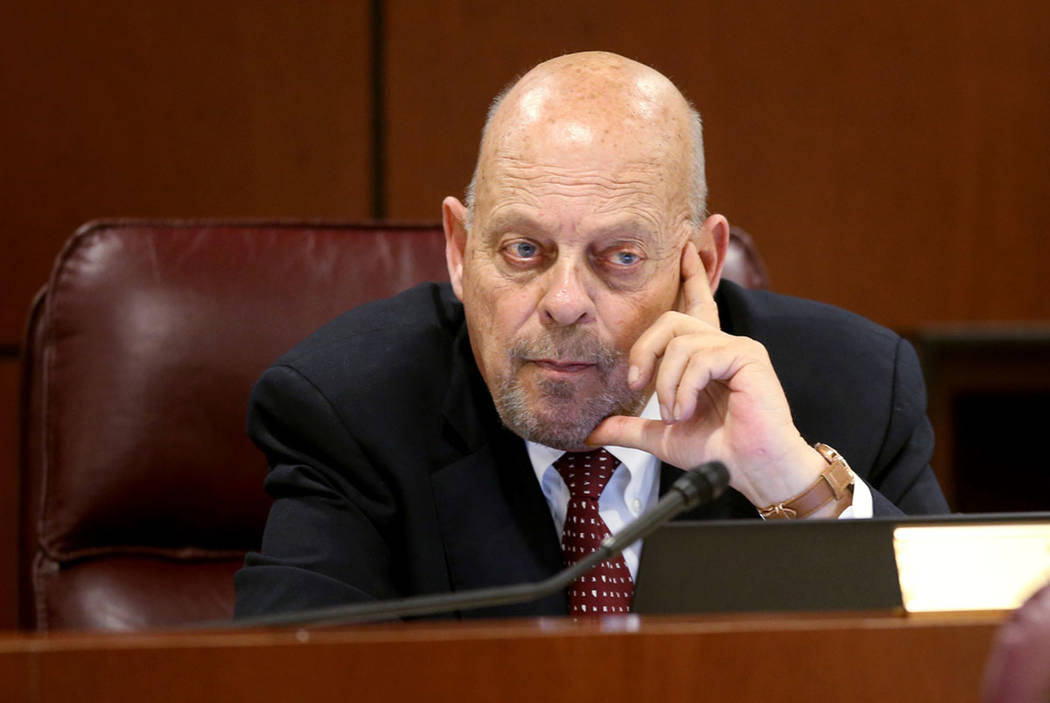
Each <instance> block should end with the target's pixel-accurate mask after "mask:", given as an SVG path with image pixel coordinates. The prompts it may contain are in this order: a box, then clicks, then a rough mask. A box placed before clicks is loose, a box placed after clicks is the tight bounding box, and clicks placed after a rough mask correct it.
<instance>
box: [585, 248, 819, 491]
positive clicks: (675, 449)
mask: <svg viewBox="0 0 1050 703" xmlns="http://www.w3.org/2000/svg"><path fill="white" fill-rule="evenodd" d="M681 265H682V288H681V293H680V302H679V307H680V309H681V310H682V312H676V311H671V312H666V313H664V314H663V315H661V316H660V317H659V318H658V319H657V320H656V322H654V323H653V325H652V326H650V327H649V329H647V330H646V331H645V332H643V333H642V335H641V336H640V337H639V338H638V340H637V341H636V342H635V343H634V346H632V347H631V354H630V370H629V372H628V383H629V385H630V386H631V388H632V389H634V390H641V389H644V388H647V387H650V384H651V383H652V384H653V387H654V388H655V392H656V396H657V400H658V401H659V404H660V414H661V416H662V418H663V421H662V422H661V421H657V420H644V419H642V418H638V417H624V416H615V417H609V418H606V419H605V420H603V421H602V422H601V423H600V424H599V425H598V426H597V427H596V428H595V430H594V432H592V433H591V435H590V436H589V437H588V438H587V443H588V444H590V445H593V446H600V445H606V444H612V445H619V446H626V447H634V448H636V449H641V450H644V451H647V452H649V453H650V454H654V455H655V456H657V457H659V458H660V459H661V460H663V461H666V462H667V463H669V464H672V465H674V466H678V467H680V468H684V469H688V468H690V467H693V466H698V465H699V464H702V463H704V462H706V461H711V460H714V459H718V460H721V461H722V462H724V463H725V464H726V466H727V467H729V471H730V485H731V486H733V488H735V489H737V490H738V491H740V492H741V493H743V494H744V495H745V496H746V497H747V498H748V500H750V501H751V503H752V504H754V505H755V506H756V507H766V506H767V505H771V504H773V503H777V502H780V501H783V500H787V499H788V498H791V497H793V496H795V495H797V494H798V493H800V492H801V491H803V490H805V489H806V487H808V486H809V485H810V484H811V483H813V481H815V480H816V479H817V477H818V476H819V475H820V473H821V472H822V471H823V470H824V467H825V466H826V463H825V462H824V459H823V458H822V457H821V456H820V455H819V454H818V453H817V452H816V450H815V449H813V448H812V447H810V446H809V445H808V444H807V443H806V442H805V440H803V439H802V437H801V435H800V434H799V432H798V430H797V429H796V428H795V426H794V423H793V422H792V420H791V410H790V409H789V408H788V404H787V398H785V396H784V391H783V389H782V388H781V386H780V381H779V380H778V379H777V376H776V373H775V372H774V371H773V365H772V363H771V362H770V360H769V354H768V353H767V352H766V349H765V347H763V346H762V345H761V344H760V343H758V342H756V341H754V340H753V339H749V338H747V337H734V336H732V335H729V334H726V333H724V332H722V331H721V329H719V324H718V308H717V306H716V304H715V301H714V296H713V295H712V294H711V288H710V286H709V284H708V281H707V275H706V271H705V270H704V267H703V264H702V263H701V261H700V256H699V254H698V253H697V250H696V247H695V246H694V245H693V244H692V243H689V244H687V245H686V247H685V249H684V250H683V252H682V264H681Z"/></svg>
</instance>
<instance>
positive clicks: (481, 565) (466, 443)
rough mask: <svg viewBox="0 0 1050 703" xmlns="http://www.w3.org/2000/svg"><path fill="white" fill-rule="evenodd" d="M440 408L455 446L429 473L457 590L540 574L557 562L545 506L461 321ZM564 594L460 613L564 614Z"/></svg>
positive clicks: (522, 449) (529, 578) (519, 441)
mask: <svg viewBox="0 0 1050 703" xmlns="http://www.w3.org/2000/svg"><path fill="white" fill-rule="evenodd" d="M449 381H450V383H449V390H448V393H447V395H446V398H445V403H444V405H443V409H442V412H443V414H444V416H445V419H446V422H447V427H448V432H449V440H450V443H451V444H453V445H455V446H456V447H457V449H458V450H459V456H458V457H454V458H452V459H451V460H450V461H449V462H447V463H446V464H445V465H444V466H442V467H441V468H439V469H438V470H437V471H435V472H434V473H433V474H432V475H431V483H432V486H433V490H434V503H435V507H436V510H437V516H438V525H439V529H440V530H441V535H442V541H443V543H444V546H445V558H446V561H447V564H448V568H449V574H450V578H451V580H452V586H453V588H454V589H455V590H457V591H463V590H469V589H474V588H484V587H488V586H497V585H504V584H514V583H523V582H530V581H539V580H542V579H545V578H547V577H549V576H550V575H552V574H553V573H555V572H556V571H557V570H558V569H560V568H561V562H562V555H561V547H560V545H559V544H558V537H557V532H556V530H555V528H554V522H553V520H552V519H551V514H550V508H549V507H548V506H547V501H546V498H544V496H543V492H542V491H541V490H540V487H539V483H538V482H537V481H536V477H535V474H534V473H533V470H532V466H531V464H530V463H529V459H528V455H527V453H526V451H525V443H524V442H523V441H522V439H521V438H520V437H517V436H516V435H514V434H513V433H511V432H510V431H508V430H507V429H506V428H504V427H503V426H502V423H501V422H500V420H499V416H498V415H497V413H496V410H495V407H494V406H493V404H492V399H491V397H490V396H489V393H488V389H487V388H486V387H485V384H484V381H483V380H482V379H481V375H480V374H479V373H478V371H477V367H476V366H475V364H474V358H473V354H472V353H471V351H470V345H469V340H468V339H467V335H466V328H465V326H464V328H463V330H462V331H461V333H460V336H459V337H458V338H457V340H456V354H455V355H454V361H453V366H452V370H451V375H450V379H449ZM566 612H568V606H567V601H566V597H565V594H564V593H559V594H556V595H555V596H551V597H548V598H545V599H542V600H540V601H536V602H534V603H525V604H521V605H518V606H504V607H499V608H488V609H483V610H478V611H471V612H467V613H464V615H477V616H483V617H492V616H494V615H499V616H506V615H536V614H563V613H566Z"/></svg>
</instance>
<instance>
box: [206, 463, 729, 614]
mask: <svg viewBox="0 0 1050 703" xmlns="http://www.w3.org/2000/svg"><path fill="white" fill-rule="evenodd" d="M728 486H729V470H728V469H727V468H726V467H725V464H723V463H722V462H720V461H711V462H708V463H706V464H701V465H700V466H698V467H696V468H695V469H691V470H689V471H686V472H685V473H684V474H683V475H682V477H681V478H679V479H678V480H677V481H675V482H674V484H673V485H672V486H671V489H670V490H669V491H667V493H665V494H664V496H663V497H662V498H660V500H659V502H657V504H656V505H654V506H653V507H652V508H651V509H650V510H647V511H646V512H645V513H643V514H642V515H641V516H639V517H638V519H636V520H634V521H633V522H630V523H628V524H627V525H626V526H625V527H624V528H623V529H622V530H620V531H619V532H617V533H616V534H615V535H610V536H609V537H606V538H605V540H603V541H602V543H601V546H600V547H598V549H595V550H594V551H593V552H591V553H590V554H588V555H587V556H585V557H583V558H582V559H580V560H579V561H577V562H576V563H575V564H573V565H572V566H569V567H567V568H565V569H563V570H561V571H559V572H558V573H556V574H554V575H553V576H551V577H550V578H547V579H544V580H543V581H537V582H534V583H522V584H515V585H511V586H497V587H494V588H479V589H475V590H471V591H458V592H454V593H438V594H435V595H423V596H412V597H410V598H400V599H397V600H386V601H377V602H370V603H352V604H350V605H340V606H332V607H328V608H317V609H313V610H303V611H297V612H291V613H276V614H272V615H260V616H257V617H249V618H243V619H241V620H238V621H236V622H234V623H232V625H231V624H229V623H223V624H222V626H226V627H235V628H242V627H270V626H279V625H326V626H327V625H347V624H351V623H362V622H375V621H377V620H390V619H394V618H403V617H411V616H421V615H437V614H439V613H447V612H449V611H452V610H474V609H477V608H488V607H492V606H496V605H512V604H515V603H525V602H528V601H532V600H536V599H538V598H542V597H544V596H547V595H550V594H551V593H555V592H557V591H559V590H561V589H563V588H566V587H568V586H569V585H570V584H571V583H572V582H573V581H575V580H576V579H577V578H579V577H580V576H582V575H583V574H586V573H587V572H588V571H590V570H591V569H592V568H594V567H595V566H596V565H597V564H600V563H601V562H603V561H605V560H606V559H609V558H611V557H615V556H616V555H617V554H619V553H620V552H621V551H623V550H624V549H626V548H627V547H628V546H630V545H631V544H634V543H635V542H636V541H638V540H639V539H642V538H644V537H645V536H646V535H649V534H651V533H653V532H654V531H656V529H657V528H659V527H661V526H662V525H663V524H664V523H666V522H668V521H670V520H671V518H673V517H674V516H675V515H677V514H678V513H680V512H682V511H684V510H688V509H689V508H693V507H695V506H697V505H700V504H701V503H705V502H708V501H711V500H714V499H715V498H717V497H718V496H720V495H722V493H723V492H724V491H725V489H726V488H727V487H728ZM215 625H216V626H219V625H218V623H216V624H215ZM202 626H203V625H198V626H197V627H202Z"/></svg>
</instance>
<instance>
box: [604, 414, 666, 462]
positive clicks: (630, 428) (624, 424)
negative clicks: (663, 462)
mask: <svg viewBox="0 0 1050 703" xmlns="http://www.w3.org/2000/svg"><path fill="white" fill-rule="evenodd" d="M670 429H671V426H670V425H666V424H664V423H663V422H661V421H660V420H644V419H642V418H640V417H629V416H626V415H612V416H610V417H607V418H605V419H604V420H602V421H601V422H600V423H598V426H597V427H595V428H594V431H593V432H591V433H590V434H589V435H588V436H587V439H586V440H584V441H585V443H586V444H587V445H588V446H591V447H602V446H606V445H613V446H617V447H630V448H631V449H641V450H642V451H644V452H649V453H650V454H654V455H656V456H657V457H660V458H661V459H663V457H662V454H663V452H662V451H660V449H661V447H662V446H663V444H664V437H665V435H666V433H667V432H668V431H669V430H670Z"/></svg>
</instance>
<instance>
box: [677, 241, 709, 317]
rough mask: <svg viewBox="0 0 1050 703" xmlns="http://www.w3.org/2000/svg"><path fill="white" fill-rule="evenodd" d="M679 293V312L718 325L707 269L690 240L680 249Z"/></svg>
mask: <svg viewBox="0 0 1050 703" xmlns="http://www.w3.org/2000/svg"><path fill="white" fill-rule="evenodd" d="M679 294H680V310H681V312H684V313H685V314H686V315H689V316H690V317H695V318H697V319H699V320H703V321H704V322H706V323H707V324H709V325H712V326H714V327H716V328H717V327H719V324H718V305H717V304H716V303H715V297H714V295H713V294H712V293H711V284H710V283H709V282H708V280H707V270H706V269H705V268H704V263H703V261H701V260H700V252H699V251H697V248H696V245H695V244H693V242H691V241H690V242H688V243H687V244H686V245H685V247H684V248H683V249H682V286H681V288H680V289H679Z"/></svg>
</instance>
